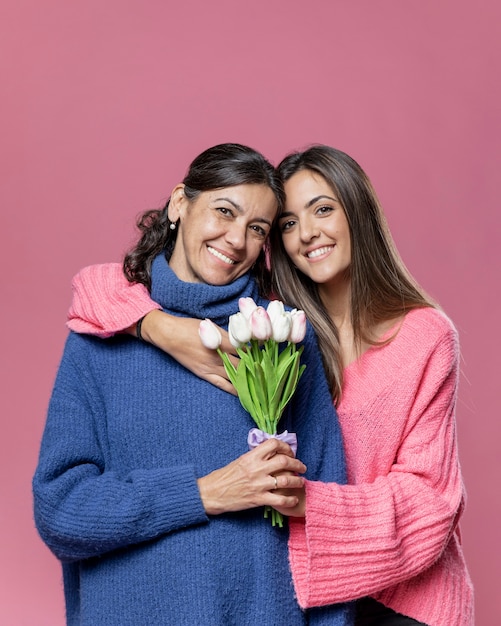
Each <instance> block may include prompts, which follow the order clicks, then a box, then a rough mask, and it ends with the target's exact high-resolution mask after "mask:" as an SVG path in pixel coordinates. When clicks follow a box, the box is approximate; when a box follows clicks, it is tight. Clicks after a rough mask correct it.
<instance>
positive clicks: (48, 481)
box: [33, 334, 208, 561]
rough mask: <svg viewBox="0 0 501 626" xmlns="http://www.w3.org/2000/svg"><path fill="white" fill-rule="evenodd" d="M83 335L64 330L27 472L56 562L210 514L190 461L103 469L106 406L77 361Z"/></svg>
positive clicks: (43, 532)
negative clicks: (36, 453) (32, 467)
mask: <svg viewBox="0 0 501 626" xmlns="http://www.w3.org/2000/svg"><path fill="white" fill-rule="evenodd" d="M86 340H87V338H85V337H81V336H78V335H74V334H71V335H70V336H69V339H68V342H67V344H66V348H65V353H64V355H63V359H62V362H61V366H60V368H59V372H58V375H57V379H56V383H55V386H54V390H53V394H52V397H51V401H50V405H49V411H48V416H47V422H46V427H45V431H44V435H43V439H42V444H41V450H40V458H39V462H38V466H37V469H36V472H35V475H34V478H33V494H34V512H35V522H36V526H37V529H38V531H39V533H40V535H41V537H42V539H43V540H44V541H45V543H46V544H47V545H48V546H49V548H50V549H51V550H52V551H53V552H54V554H55V555H56V556H57V557H58V558H59V559H61V560H62V561H75V560H80V559H85V558H89V557H94V556H99V555H102V554H104V553H106V552H109V551H111V550H115V549H119V548H123V547H125V546H129V545H133V544H138V543H140V542H143V541H147V540H151V539H154V538H156V537H159V536H160V535H163V534H165V533H168V532H172V531H176V530H178V529H180V528H183V527H186V526H190V525H193V524H199V523H204V522H207V521H208V517H207V515H206V513H205V510H204V507H203V504H202V501H201V498H200V493H199V490H198V486H197V480H196V476H195V469H194V467H193V466H191V465H184V466H174V467H169V466H166V467H154V468H139V469H134V470H132V471H129V472H124V473H121V472H118V471H114V470H111V469H109V467H110V458H108V457H109V452H106V450H107V449H108V446H107V445H106V441H107V433H106V424H105V419H104V417H103V416H104V415H105V409H104V407H103V406H102V401H101V399H100V397H99V392H97V391H96V392H94V391H92V389H95V385H93V384H92V373H91V371H90V369H89V368H86V367H85V365H84V366H82V364H83V363H85V360H86V354H85V350H82V349H81V346H82V344H84V342H85V341H86ZM79 347H80V349H79Z"/></svg>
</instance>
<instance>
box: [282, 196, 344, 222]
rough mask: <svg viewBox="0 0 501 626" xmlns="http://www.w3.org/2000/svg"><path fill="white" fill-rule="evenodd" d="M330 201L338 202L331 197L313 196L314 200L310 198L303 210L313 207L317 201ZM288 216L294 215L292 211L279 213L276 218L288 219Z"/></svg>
mask: <svg viewBox="0 0 501 626" xmlns="http://www.w3.org/2000/svg"><path fill="white" fill-rule="evenodd" d="M324 199H327V200H332V201H333V202H338V203H339V200H338V199H337V198H333V197H332V196H324V195H322V196H315V197H314V198H312V199H311V200H309V201H308V202H307V203H306V204H305V205H304V208H305V209H309V208H310V207H311V206H313V205H314V204H315V203H316V202H318V201H319V200H324ZM290 215H294V212H293V211H282V213H280V215H279V216H278V218H279V219H282V218H284V217H289V216H290Z"/></svg>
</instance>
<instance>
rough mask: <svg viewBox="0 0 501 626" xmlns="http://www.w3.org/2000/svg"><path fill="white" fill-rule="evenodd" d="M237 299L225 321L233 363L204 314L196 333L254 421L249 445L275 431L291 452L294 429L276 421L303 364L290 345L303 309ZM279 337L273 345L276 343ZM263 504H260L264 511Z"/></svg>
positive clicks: (300, 333) (275, 520) (278, 518)
mask: <svg viewBox="0 0 501 626" xmlns="http://www.w3.org/2000/svg"><path fill="white" fill-rule="evenodd" d="M238 304H239V312H238V313H235V314H234V315H231V316H230V318H229V324H228V334H229V338H230V342H231V344H232V345H233V346H234V347H235V348H236V350H237V354H238V356H239V357H240V362H239V364H238V366H237V367H235V366H234V365H233V363H232V362H231V360H230V359H229V357H228V354H227V353H226V352H223V351H222V350H221V349H220V345H221V340H222V339H221V333H220V332H219V329H218V328H217V326H216V325H215V324H213V323H212V322H211V321H210V320H207V319H206V320H204V321H202V322H200V330H199V332H200V338H201V340H202V343H203V344H204V346H205V347H206V348H209V349H212V350H217V351H218V354H219V355H220V357H221V359H222V360H223V364H224V368H225V370H226V373H227V375H228V378H229V379H230V381H231V383H232V384H233V386H234V387H235V389H236V390H237V393H238V397H239V399H240V402H241V404H242V406H243V407H244V409H245V410H246V411H248V413H250V415H251V416H252V418H253V419H254V421H255V422H256V425H257V427H258V428H253V429H251V431H250V432H249V437H248V442H249V446H250V447H251V448H252V447H255V446H256V445H258V444H259V443H261V441H264V440H265V439H267V438H269V437H278V438H280V439H283V440H284V441H286V442H287V443H289V444H290V445H291V447H292V449H293V450H294V452H296V448H297V443H296V436H295V434H294V433H288V432H287V431H285V432H284V433H281V434H277V426H278V422H279V420H280V417H281V416H282V413H283V411H284V409H285V407H286V405H287V403H288V402H289V400H290V399H291V397H292V395H293V394H294V391H295V390H296V387H297V383H298V381H299V378H300V376H301V374H302V373H303V371H304V368H305V367H306V366H305V365H300V364H299V359H300V356H301V353H302V351H303V348H302V347H301V348H299V349H298V347H297V345H296V344H297V343H299V342H300V341H302V340H303V339H304V336H305V333H306V316H305V314H304V311H298V310H296V309H294V310H293V311H286V310H285V309H284V305H283V303H282V302H280V301H279V300H274V301H272V302H270V304H269V305H268V308H267V309H265V308H264V307H261V306H257V304H256V303H255V302H254V300H253V299H252V298H240V300H239V303H238ZM285 342H287V345H286V346H285V347H284V349H283V350H282V351H279V344H281V343H285ZM269 509H271V507H266V508H265V517H267V516H268V512H269ZM271 513H272V516H271V517H272V524H273V526H275V525H276V524H278V525H279V526H283V517H282V515H281V514H280V513H278V511H275V510H274V509H271Z"/></svg>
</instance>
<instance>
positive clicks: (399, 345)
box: [68, 264, 473, 626]
mask: <svg viewBox="0 0 501 626" xmlns="http://www.w3.org/2000/svg"><path fill="white" fill-rule="evenodd" d="M73 290H74V299H73V303H72V307H71V309H70V312H69V316H68V326H69V327H70V328H71V329H72V330H74V331H76V332H88V333H93V334H97V335H99V336H101V337H106V336H109V335H111V334H113V333H114V332H117V331H120V330H122V329H124V328H126V327H128V326H130V325H131V324H132V323H134V322H135V321H137V319H138V318H139V317H142V316H143V315H145V314H146V313H147V312H149V311H151V310H153V309H156V308H158V305H157V304H156V303H154V302H153V301H152V300H151V299H150V298H149V295H148V292H147V290H146V289H145V288H144V287H143V286H141V285H131V284H130V283H128V282H127V281H126V280H125V278H124V276H123V273H122V270H121V266H120V265H119V264H108V265H100V266H92V267H88V268H85V269H84V270H82V272H80V274H78V275H77V276H76V277H75V278H74V280H73ZM396 330H398V332H397V334H396V336H395V338H394V339H393V340H392V341H391V342H390V343H388V344H387V345H386V346H384V347H380V348H376V347H373V348H370V349H369V350H368V351H367V352H366V353H365V354H364V355H363V356H362V358H361V359H359V360H358V361H357V362H355V363H353V364H351V365H350V366H348V367H347V368H346V369H345V372H344V386H343V397H342V401H341V403H340V405H339V406H338V414H339V418H340V421H341V426H342V429H343V435H344V439H345V449H346V457H347V464H348V474H349V482H350V484H349V485H337V484H325V483H317V482H308V483H307V485H306V519H300V518H290V523H289V527H290V539H289V553H290V563H291V568H292V573H293V578H294V585H295V588H296V593H297V597H298V601H299V603H300V605H301V606H303V607H312V606H321V605H325V604H331V603H336V602H344V601H346V600H353V599H356V598H360V597H363V596H367V595H370V596H372V597H373V598H375V599H376V600H378V601H379V602H382V603H383V604H385V605H387V606H389V607H391V608H392V609H394V610H395V611H397V612H399V613H403V614H404V615H408V616H410V617H413V618H414V619H416V620H418V621H421V622H423V623H425V624H427V625H428V626H472V624H473V591H472V585H471V582H470V579H469V576H468V572H467V569H466V566H465V563H464V558H463V554H462V550H461V542H460V534H459V527H458V521H459V518H460V516H461V513H462V510H463V505H464V490H463V483H462V479H461V472H460V468H459V462H458V455H457V443H456V432H455V416H454V411H455V402H456V392H457V382H458V359H459V348H458V342H457V335H456V331H455V329H454V327H453V326H452V324H451V322H450V321H449V319H448V318H447V317H446V316H445V315H444V314H443V313H441V312H439V311H437V310H435V309H431V308H430V309H419V310H415V311H412V312H410V313H408V314H407V316H406V317H405V320H404V322H403V323H402V325H401V327H400V328H398V329H394V330H393V331H392V332H395V331H396Z"/></svg>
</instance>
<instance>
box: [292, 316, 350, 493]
mask: <svg viewBox="0 0 501 626" xmlns="http://www.w3.org/2000/svg"><path fill="white" fill-rule="evenodd" d="M307 328H308V331H307V334H306V338H305V341H304V344H303V346H304V350H303V354H302V355H301V364H302V365H305V366H306V367H305V370H304V372H303V375H302V377H301V378H300V382H299V385H298V388H297V390H296V393H295V395H294V399H293V402H292V404H291V412H292V413H293V417H292V419H293V420H294V430H295V431H296V434H297V439H298V450H297V456H298V458H300V459H301V460H302V461H303V463H305V465H306V467H307V468H308V469H307V472H306V475H305V476H306V478H308V479H310V480H317V481H320V480H321V481H324V482H335V483H339V484H345V483H346V463H345V457H344V448H343V439H342V434H341V428H340V425H339V420H338V416H337V413H336V410H335V408H334V405H333V403H332V397H331V394H330V391H329V388H328V384H327V379H326V376H325V371H324V368H323V364H322V360H321V357H320V350H319V348H318V344H317V340H316V336H315V334H314V331H313V329H312V327H311V326H310V324H308V327H307Z"/></svg>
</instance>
